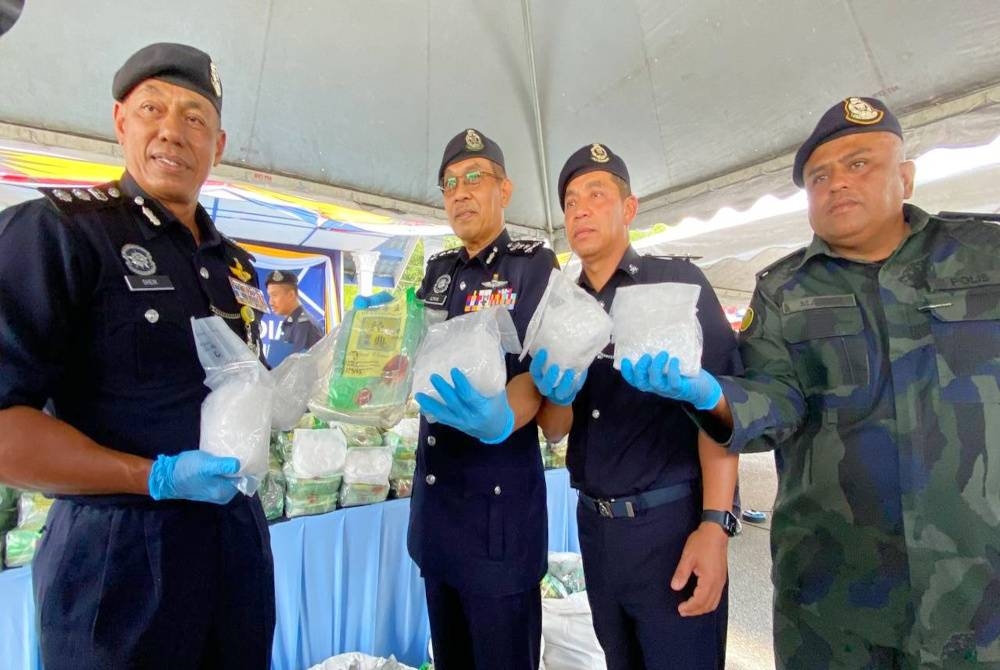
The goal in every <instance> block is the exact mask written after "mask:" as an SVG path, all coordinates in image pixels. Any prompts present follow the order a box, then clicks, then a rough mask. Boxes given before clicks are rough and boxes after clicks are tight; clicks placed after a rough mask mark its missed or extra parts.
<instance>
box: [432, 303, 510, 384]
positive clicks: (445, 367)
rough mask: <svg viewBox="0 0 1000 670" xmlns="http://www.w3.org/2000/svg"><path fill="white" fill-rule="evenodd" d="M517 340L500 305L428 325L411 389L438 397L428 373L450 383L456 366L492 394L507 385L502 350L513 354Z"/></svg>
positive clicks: (470, 379) (508, 314)
mask: <svg viewBox="0 0 1000 670" xmlns="http://www.w3.org/2000/svg"><path fill="white" fill-rule="evenodd" d="M520 351H521V343H520V341H519V339H518V337H517V329H516V328H515V326H514V321H513V320H512V319H511V317H510V312H508V311H507V310H506V309H504V308H503V307H491V308H489V309H484V310H480V311H478V312H471V313H469V314H463V315H462V316H457V317H455V318H453V319H448V320H447V321H443V322H441V323H435V324H433V325H431V326H430V327H428V329H427V334H426V335H425V336H424V341H423V342H422V343H421V345H420V348H419V349H418V350H417V356H416V359H415V361H414V367H415V370H414V372H413V393H414V395H416V394H417V393H418V392H419V393H425V394H427V395H428V396H430V397H432V398H434V399H436V400H441V396H440V395H438V392H437V390H436V389H435V388H434V386H433V385H431V375H434V374H436V375H440V376H441V377H442V378H443V379H444V380H445V381H446V382H448V383H449V384H450V383H451V369H452V368H458V369H459V370H461V371H462V372H463V373H464V374H465V376H466V377H467V378H468V379H469V383H470V384H472V387H473V388H474V389H476V391H477V392H479V393H480V394H482V395H485V396H487V397H491V396H495V395H497V394H498V393H500V392H501V391H503V390H504V388H505V387H506V386H507V365H506V362H505V360H504V352H507V353H511V354H517V353H520Z"/></svg>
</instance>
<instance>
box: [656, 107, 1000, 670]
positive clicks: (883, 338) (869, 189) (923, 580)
mask: <svg viewBox="0 0 1000 670" xmlns="http://www.w3.org/2000/svg"><path fill="white" fill-rule="evenodd" d="M901 138H902V131H901V130H900V126H899V122H898V121H897V120H896V118H895V117H894V116H893V114H892V113H891V112H890V111H889V110H888V109H886V108H885V106H884V105H883V104H882V103H881V102H879V101H877V100H873V99H869V98H848V99H847V100H845V101H843V102H840V103H837V104H836V105H834V107H832V108H831V109H830V110H829V111H827V112H826V114H824V116H823V117H822V119H820V122H819V124H818V125H817V126H816V129H815V130H814V131H813V134H812V135H811V136H810V137H809V139H808V140H806V142H805V144H803V146H802V147H801V148H800V149H799V152H798V154H797V156H796V160H795V167H794V173H793V176H794V180H795V183H796V184H798V185H799V186H804V187H805V189H806V193H807V195H808V199H809V219H810V223H811V225H812V227H813V230H814V231H815V233H816V235H815V237H814V238H813V241H812V243H811V244H810V245H809V246H808V247H807V248H806V249H801V250H799V251H797V252H795V253H793V254H791V255H789V256H788V257H786V258H784V259H782V260H780V261H778V262H777V263H775V264H774V265H773V266H771V267H769V268H767V269H766V270H764V271H763V272H762V273H761V274H760V275H758V282H757V289H756V292H755V293H754V297H753V300H752V302H751V307H750V309H749V310H748V312H747V316H746V318H745V319H744V322H743V324H742V327H741V347H740V350H741V353H742V355H743V361H744V364H745V366H746V375H745V378H740V379H737V378H726V377H722V378H719V379H718V381H716V380H715V379H713V378H711V377H710V376H708V375H707V374H703V375H700V376H699V377H692V378H684V377H675V378H674V379H672V380H670V385H671V387H672V389H673V392H674V394H675V395H676V396H677V397H696V398H697V397H701V396H703V395H705V394H708V393H711V392H712V391H713V389H714V388H715V385H716V384H718V385H720V386H721V389H722V391H723V398H722V399H721V400H720V401H719V403H718V405H716V407H715V409H714V410H711V412H710V413H704V414H703V415H702V419H703V420H704V421H705V423H706V424H709V423H711V422H712V421H713V420H718V419H721V420H722V423H723V424H724V425H725V426H726V428H728V427H730V426H731V428H732V431H731V441H730V443H729V449H730V450H731V451H737V452H740V451H763V450H767V449H775V450H776V461H777V466H778V476H779V487H778V497H777V501H776V503H775V512H774V523H773V527H772V531H771V532H772V535H771V540H772V553H773V557H774V566H773V580H774V585H775V618H774V641H775V651H776V657H777V661H778V666H779V667H780V668H789V669H791V668H795V669H799V668H802V669H808V670H822V669H824V668H906V669H910V668H977V669H978V668H1000V466H998V463H1000V437H998V435H1000V226H997V225H994V224H993V223H989V222H986V221H983V220H978V219H976V218H974V217H967V218H943V217H940V216H931V215H929V214H928V213H926V212H924V211H922V210H920V209H918V208H916V207H914V206H912V205H904V204H903V200H904V199H906V198H908V197H909V196H910V195H911V193H912V190H913V176H914V165H913V163H912V162H909V161H905V160H904V159H903V149H902V139H901Z"/></svg>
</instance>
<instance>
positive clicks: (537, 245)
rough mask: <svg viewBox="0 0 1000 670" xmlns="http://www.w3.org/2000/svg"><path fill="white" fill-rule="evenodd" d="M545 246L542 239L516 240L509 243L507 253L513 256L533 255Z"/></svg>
mask: <svg viewBox="0 0 1000 670" xmlns="http://www.w3.org/2000/svg"><path fill="white" fill-rule="evenodd" d="M544 246H545V242H543V241H542V240H514V241H513V242H508V243H507V253H508V254H510V255H511V256H533V255H534V254H535V252H537V251H538V250H539V249H541V248H542V247H544Z"/></svg>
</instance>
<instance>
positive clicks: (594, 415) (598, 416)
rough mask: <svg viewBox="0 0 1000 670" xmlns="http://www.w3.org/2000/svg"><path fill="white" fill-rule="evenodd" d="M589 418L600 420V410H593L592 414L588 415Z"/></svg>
mask: <svg viewBox="0 0 1000 670" xmlns="http://www.w3.org/2000/svg"><path fill="white" fill-rule="evenodd" d="M590 416H592V417H594V418H595V419H600V418H601V410H599V409H595V410H594V411H593V412H591V413H590Z"/></svg>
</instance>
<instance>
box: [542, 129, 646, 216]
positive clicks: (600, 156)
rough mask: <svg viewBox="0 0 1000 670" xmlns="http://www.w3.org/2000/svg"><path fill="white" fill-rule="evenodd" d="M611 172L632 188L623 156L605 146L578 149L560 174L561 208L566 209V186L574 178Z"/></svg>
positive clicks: (595, 145)
mask: <svg viewBox="0 0 1000 670" xmlns="http://www.w3.org/2000/svg"><path fill="white" fill-rule="evenodd" d="M598 170H600V171H602V172H610V173H611V174H613V175H614V176H616V177H618V178H619V179H621V180H622V181H623V182H625V183H626V184H629V186H631V183H630V182H629V179H628V168H627V167H625V161H623V160H622V159H621V156H619V155H618V154H616V153H615V152H613V151H612V150H611V149H609V148H608V147H607V145H604V144H588V145H587V146H585V147H580V148H579V149H577V150H576V151H575V152H574V153H573V155H572V156H570V157H569V158H568V159H567V160H566V164H565V165H563V169H562V171H561V172H560V173H559V206H560V207H562V208H563V209H564V210H565V209H566V205H565V204H564V203H565V202H566V185H567V184H569V183H570V182H571V181H572V180H573V177H576V176H578V175H581V174H587V173H588V172H597V171H598Z"/></svg>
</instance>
